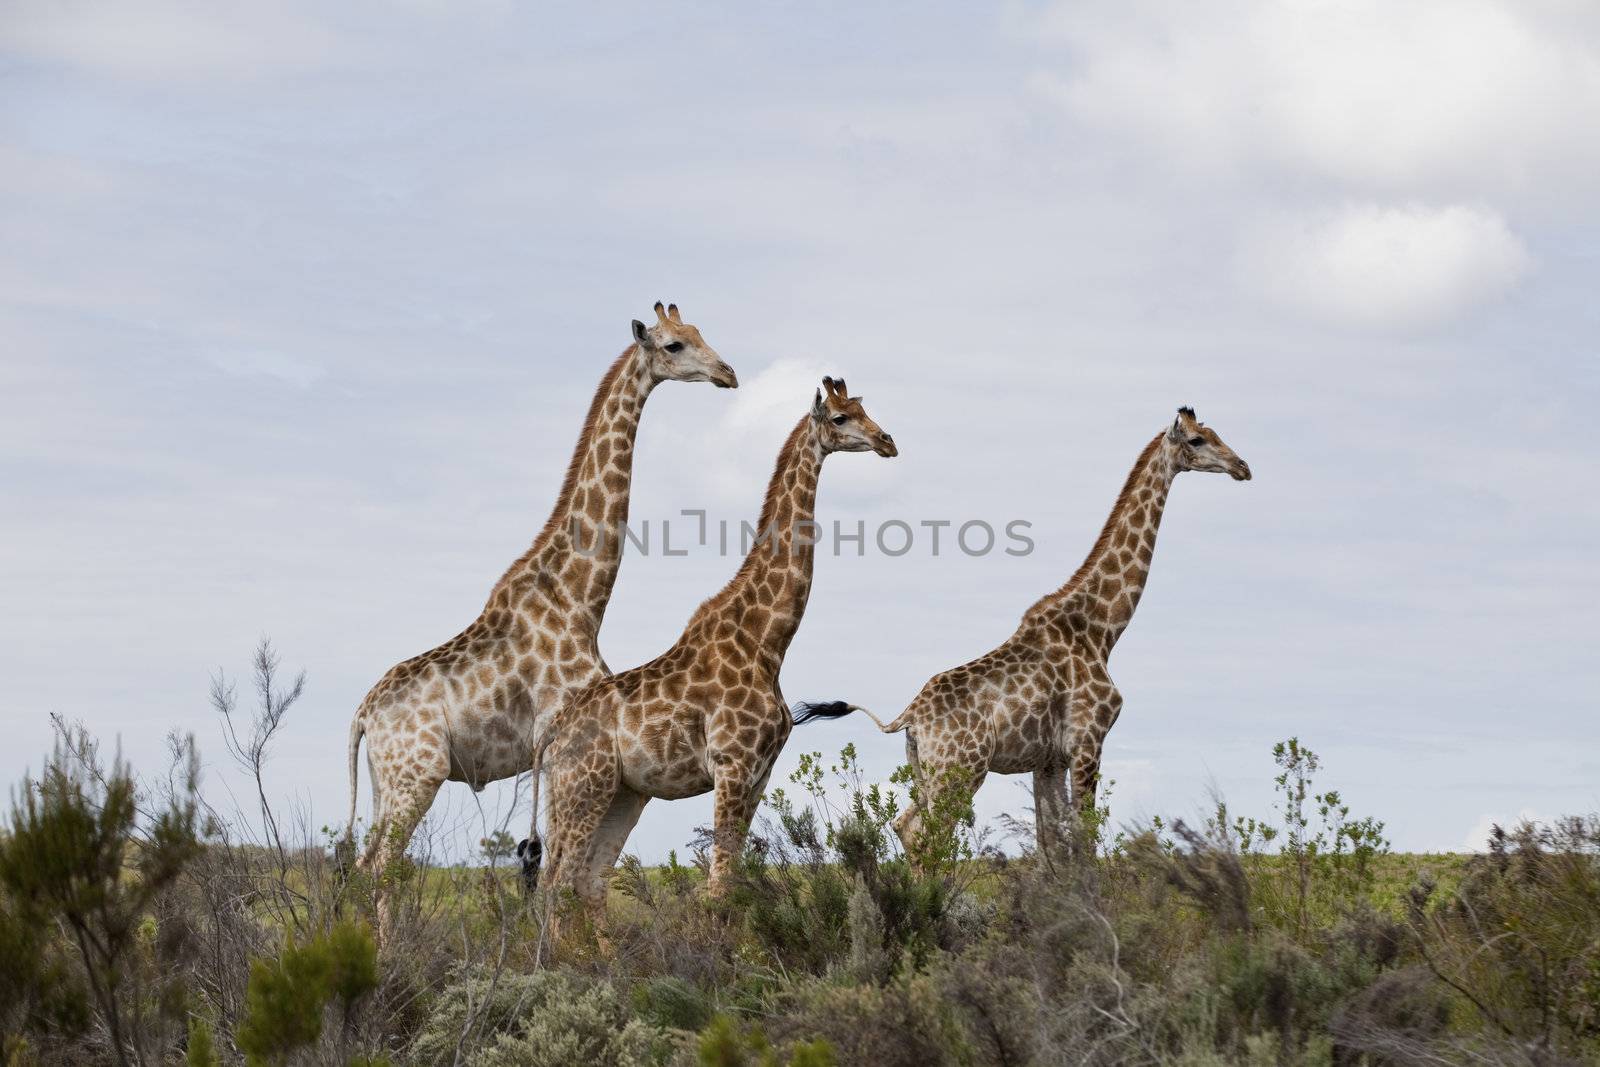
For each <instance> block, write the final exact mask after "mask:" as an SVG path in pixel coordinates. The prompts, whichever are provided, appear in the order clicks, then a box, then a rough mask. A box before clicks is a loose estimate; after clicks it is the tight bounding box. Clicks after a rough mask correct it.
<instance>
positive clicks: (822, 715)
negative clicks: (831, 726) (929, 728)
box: [794, 700, 910, 734]
mask: <svg viewBox="0 0 1600 1067" xmlns="http://www.w3.org/2000/svg"><path fill="white" fill-rule="evenodd" d="M852 711H859V712H860V713H861V714H863V715H865V716H866V717H867V718H869V719H871V720H872V722H873V725H875V726H876V727H877V728H878V729H880V730H882V731H883V732H884V733H886V734H897V733H899V732H900V731H901V730H904V729H905V728H906V727H907V726H908V725H910V724H909V723H908V722H906V721H905V717H904V716H901V718H900V719H898V720H896V721H895V722H892V723H889V724H888V725H887V726H885V725H884V722H883V720H882V719H880V718H878V717H877V716H876V715H874V714H872V712H870V711H868V710H867V709H866V708H863V707H860V706H859V705H856V704H846V703H845V702H844V701H842V700H834V701H830V702H828V703H824V704H807V703H805V702H803V701H802V702H801V703H799V704H796V705H795V706H794V724H795V725H796V726H804V725H805V724H806V723H808V722H814V721H816V720H817V719H838V718H843V717H844V716H846V715H848V714H850V713H851V712H852Z"/></svg>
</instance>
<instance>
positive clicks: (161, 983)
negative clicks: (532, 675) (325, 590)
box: [0, 648, 1600, 1067]
mask: <svg viewBox="0 0 1600 1067" xmlns="http://www.w3.org/2000/svg"><path fill="white" fill-rule="evenodd" d="M256 669H257V677H256V691H257V693H258V695H259V697H260V704H261V707H260V710H259V711H258V712H257V713H256V715H255V716H254V717H253V718H251V719H250V721H249V722H248V723H246V722H244V721H243V719H244V716H241V715H240V713H239V712H238V709H237V707H236V703H235V701H234V700H233V696H232V691H231V689H229V687H227V686H226V685H224V684H220V683H219V685H218V686H217V687H216V692H215V693H214V698H215V699H216V700H217V702H218V709H219V711H220V712H222V713H223V714H224V716H225V718H226V720H227V723H228V726H229V731H228V733H229V736H230V738H231V739H232V740H231V741H230V750H231V751H232V753H233V755H234V757H235V758H236V759H238V760H239V761H240V762H241V763H242V764H243V765H244V766H245V767H246V768H248V769H250V770H251V772H252V773H253V774H254V775H255V776H256V779H257V781H258V782H259V781H261V780H262V779H263V777H264V776H265V775H266V774H267V770H268V755H269V750H270V745H271V741H272V738H273V736H274V734H275V733H276V732H277V730H278V729H279V727H280V726H281V724H282V723H283V721H284V717H285V714H286V712H287V711H288V708H289V706H290V705H291V704H292V703H293V701H294V697H295V696H297V695H298V693H299V682H298V680H297V681H296V682H295V683H294V684H293V685H291V686H289V687H287V688H280V687H279V686H278V685H277V682H276V680H275V675H274V671H275V670H276V661H275V659H274V657H273V656H272V655H271V653H270V650H268V649H265V648H263V649H262V650H261V652H260V653H259V654H258V658H257V661H256ZM235 725H237V726H239V727H240V728H241V729H240V730H239V731H237V732H235V730H234V729H233V727H234V726H235ZM58 733H59V738H58V743H57V746H56V749H55V751H54V752H53V753H52V755H51V756H50V757H49V759H48V761H47V762H46V764H45V767H44V770H43V771H42V772H41V774H40V775H39V776H38V777H37V778H36V779H32V780H30V781H28V782H26V783H24V784H23V785H22V786H21V787H20V788H19V789H18V790H17V791H16V792H15V794H14V797H13V800H12V804H11V812H10V816H9V819H8V820H6V822H5V824H4V829H3V831H0V1050H3V1059H4V1062H5V1063H7V1064H55V1063H73V1064H78V1063H86V1064H94V1063H106V1064H141V1065H144V1064H151V1065H153V1064H168V1063H177V1062H184V1063H188V1064H194V1065H201V1064H236V1063H248V1064H339V1065H350V1064H367V1065H376V1064H383V1063H390V1064H472V1065H492V1067H514V1065H530V1067H532V1065H546V1064H548V1065H558V1064H560V1065H566V1064H574V1063H581V1064H585V1065H589V1067H607V1065H619V1067H621V1065H627V1067H634V1065H640V1067H643V1065H655V1064H660V1065H709V1067H732V1065H750V1067H757V1065H763V1067H765V1065H792V1067H822V1065H829V1064H832V1065H855V1064H868V1065H872V1067H894V1065H898V1064H908V1065H915V1067H937V1065H942V1064H1017V1065H1021V1064H1040V1065H1044V1064H1175V1065H1193V1067H1200V1065H1209V1064H1218V1065H1220V1064H1241V1063H1242V1064H1329V1065H1333V1064H1374V1065H1376V1064H1414V1063H1429V1064H1464V1065H1465V1064H1485V1063H1492V1064H1502V1063H1503V1064H1530V1065H1531V1064H1539V1065H1545V1064H1550V1065H1554V1064H1568V1063H1571V1064H1579V1063H1593V1062H1596V1061H1597V1060H1600V818H1596V817H1593V816H1590V817H1584V818H1570V819H1565V820H1560V821H1558V822H1556V823H1553V824H1549V825H1531V824H1525V825H1522V826H1518V827H1514V828H1508V829H1505V830H1496V832H1495V834H1494V837H1493V839H1492V841H1491V842H1490V848H1489V851H1488V852H1487V853H1485V854H1483V855H1475V856H1470V857H1464V856H1402V855H1394V854H1392V853H1391V852H1390V851H1389V847H1388V843H1387V841H1386V839H1385V837H1384V826H1383V824H1382V823H1380V822H1377V821H1376V820H1374V819H1371V818H1367V817H1358V816H1356V815H1353V814H1352V811H1351V807H1350V805H1349V803H1348V802H1347V800H1346V799H1345V798H1344V797H1343V796H1341V795H1340V794H1339V793H1338V792H1336V791H1334V790H1330V789H1326V788H1324V787H1323V786H1322V785H1321V784H1320V775H1321V773H1322V768H1321V766H1320V764H1319V760H1318V759H1317V757H1316V755H1315V754H1314V753H1313V752H1312V751H1311V750H1310V749H1308V748H1307V747H1305V746H1304V745H1303V744H1301V743H1300V742H1299V741H1298V740H1295V739H1290V740H1288V741H1285V742H1284V743H1282V744H1280V745H1279V746H1277V747H1276V749H1275V750H1274V752H1273V753H1272V756H1273V760H1274V763H1275V767H1276V774H1275V785H1276V788H1277V798H1278V803H1277V804H1276V806H1275V810H1273V811H1272V812H1270V813H1266V814H1264V815H1260V816H1240V815H1238V814H1236V813H1233V812H1230V811H1228V810H1227V808H1226V807H1225V806H1224V805H1223V804H1222V803H1220V802H1218V803H1216V804H1215V810H1214V814H1213V815H1212V816H1211V818H1209V819H1208V820H1206V821H1205V822H1204V824H1203V825H1198V826H1191V825H1188V824H1186V823H1184V822H1172V823H1170V824H1168V823H1164V822H1160V821H1156V822H1153V823H1152V824H1151V825H1148V826H1142V827H1121V828H1118V827H1117V826H1116V825H1115V824H1114V823H1113V821H1112V820H1111V819H1110V814H1109V812H1107V811H1105V810H1104V809H1102V810H1100V811H1099V812H1097V813H1096V816H1095V817H1094V818H1093V819H1090V820H1088V825H1082V826H1077V827H1074V828H1073V830H1072V832H1071V833H1070V835H1069V840H1067V841H1064V842H1052V843H1050V845H1049V847H1047V848H1042V849H1041V848H1040V847H1038V843H1037V842H1034V841H1032V840H1030V837H1029V833H1028V828H1027V826H1025V825H1023V824H1022V823H1020V822H1019V823H1017V824H1014V825H1008V826H1007V827H1004V828H1003V829H1004V830H1005V831H1006V832H1007V833H1008V834H1009V835H1010V836H1011V837H1012V838H1014V839H1015V842H1016V843H1015V847H1012V848H1009V849H1008V850H1007V851H1005V852H1002V851H1000V850H998V849H996V848H994V847H992V845H991V843H990V841H989V839H988V838H987V837H986V836H985V835H984V834H983V833H981V832H979V831H978V830H977V829H976V828H974V827H973V826H972V824H971V818H970V812H966V811H960V810H951V811H946V812H941V813H940V816H939V818H937V819H935V820H933V821H934V823H935V824H936V826H935V830H934V832H933V833H932V835H931V836H930V837H929V839H928V840H927V843H926V847H925V848H924V849H923V852H922V854H920V855H919V856H918V857H916V859H917V861H918V862H917V863H915V864H913V863H911V862H909V861H908V859H907V857H905V856H904V855H903V854H902V853H901V850H900V847H899V842H898V841H897V840H896V838H895V836H894V834H893V833H892V832H891V831H890V830H889V824H890V822H891V821H892V819H893V817H894V815H895V814H896V812H897V810H898V808H899V806H900V804H902V803H904V798H903V793H904V792H905V788H901V789H898V790H897V789H895V788H893V787H894V785H895V784H898V785H900V786H901V787H908V783H907V782H906V781H904V776H900V781H899V782H898V783H887V784H878V783H870V782H867V781H865V780H864V779H863V775H862V773H861V771H860V769H859V767H858V766H857V764H856V761H855V754H854V752H853V750H851V749H850V748H846V750H845V751H844V752H843V753H841V754H840V756H839V757H838V758H837V759H834V760H831V761H830V760H825V759H824V758H823V757H822V756H821V755H820V754H812V755H810V756H808V757H806V758H805V759H804V760H803V761H802V763H801V767H800V770H799V771H798V772H797V773H796V774H795V775H794V776H793V777H792V780H791V781H790V782H788V783H787V784H785V785H784V786H783V787H782V788H780V789H775V790H774V791H773V793H772V794H771V795H770V796H769V798H768V804H767V805H766V806H765V808H764V812H765V814H764V816H763V817H762V819H761V820H760V825H759V826H758V827H757V832H756V833H754V834H753V835H752V838H751V841H750V846H749V849H748V851H747V853H746V855H745V856H744V858H743V863H742V867H741V877H740V879H739V883H738V886H737V889H736V890H735V892H734V893H733V894H732V895H731V897H730V898H729V899H727V900H725V901H720V902H715V901H710V900H708V899H707V898H706V897H705V895H704V891H703V882H704V862H703V857H702V856H701V854H700V853H699V852H698V851H697V852H696V853H695V856H694V857H693V859H692V860H691V861H690V862H687V863H685V862H680V861H679V859H678V857H677V856H676V855H674V856H673V857H672V858H671V860H670V862H668V863H667V864H666V865H664V866H662V867H656V868H647V867H644V866H643V865H641V864H640V863H638V862H637V861H636V860H632V859H627V860H625V861H624V862H623V863H622V864H621V865H620V866H619V868H618V871H617V874H616V877H615V880H614V890H613V893H612V899H611V901H610V903H609V906H608V908H607V914H606V917H605V919H604V921H603V923H601V924H600V925H599V927H598V928H597V927H595V926H593V925H590V924H589V923H588V922H587V921H586V920H585V919H584V917H583V916H581V915H580V914H578V913H577V912H575V911H572V910H571V905H570V902H567V901H563V900H559V899H556V900H540V901H534V902H528V901H526V900H524V899H523V897H522V896H521V893H520V889H519V883H518V880H517V878H516V876H515V871H514V870H513V869H512V866H511V865H512V863H513V861H512V860H511V858H510V849H509V847H508V846H509V841H508V840H506V839H505V837H504V835H503V834H489V835H486V837H485V840H484V863H483V864H482V865H481V866H472V867H461V866H457V867H439V866H432V865H429V864H427V863H426V861H425V859H419V860H416V861H414V862H412V863H411V864H410V865H409V866H408V867H407V869H406V870H403V871H397V872H392V873H391V875H390V876H391V877H392V878H393V879H394V880H395V883H396V884H395V892H394V893H393V896H394V897H395V898H396V916H395V919H394V925H393V929H392V931H391V932H390V933H389V935H388V936H387V937H386V939H385V943H384V944H383V946H382V947H381V950H380V949H379V947H378V946H377V945H376V944H375V942H374V938H373V934H372V927H371V925H370V923H371V915H370V909H371V896H372V893H371V889H372V886H371V884H370V883H369V882H368V881H367V880H366V879H365V878H364V877H363V876H362V875H360V874H358V873H356V872H355V871H353V870H352V866H351V864H350V862H349V861H350V856H351V850H350V847H349V844H348V843H345V842H341V841H339V840H338V839H337V836H336V835H325V840H324V841H323V842H322V843H321V844H318V843H317V842H315V841H314V840H313V837H312V834H311V833H310V832H309V830H308V829H307V828H302V830H300V831H295V830H292V829H286V827H292V826H294V825H296V820H295V819H294V818H293V816H292V813H282V812H273V811H271V810H269V808H268V807H267V806H266V801H265V797H266V795H267V790H266V789H265V788H262V789H260V790H259V791H258V792H259V794H260V808H259V810H257V811H254V812H251V813H248V814H246V813H241V812H233V813H231V814H230V815H229V816H228V817H226V818H224V817H223V816H222V815H221V814H220V813H219V812H217V811H216V810H214V809H213V808H212V807H211V806H210V805H209V804H208V803H207V802H206V800H205V798H204V797H203V796H202V795H201V792H200V790H199V787H198V766H199V763H198V758H197V756H196V754H195V750H194V745H193V744H192V742H190V741H188V740H185V739H174V741H173V744H172V761H171V765H170V767H168V768H167V770H166V773H164V774H162V775H158V776H156V777H154V778H147V779H142V780H141V779H139V778H136V776H135V775H134V773H133V771H132V769H131V768H129V767H128V766H126V764H124V763H123V762H122V761H121V760H120V759H116V758H113V759H110V760H106V759H105V758H104V757H103V756H102V755H101V753H100V751H99V749H98V747H97V745H96V743H95V741H94V739H93V738H91V737H89V736H88V735H87V734H86V733H85V732H84V731H83V730H81V729H78V728H73V727H69V726H67V725H65V724H60V725H59V731H58ZM552 912H556V913H561V914H562V922H561V923H560V929H561V935H560V936H559V937H558V938H552V937H551V936H549V933H550V930H551V926H550V925H549V923H548V922H547V917H548V916H549V915H550V914H551V913H552Z"/></svg>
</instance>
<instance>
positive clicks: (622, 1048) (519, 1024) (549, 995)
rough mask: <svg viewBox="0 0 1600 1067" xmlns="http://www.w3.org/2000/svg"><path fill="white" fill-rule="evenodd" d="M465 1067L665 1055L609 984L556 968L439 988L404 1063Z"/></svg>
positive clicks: (628, 1061)
mask: <svg viewBox="0 0 1600 1067" xmlns="http://www.w3.org/2000/svg"><path fill="white" fill-rule="evenodd" d="M458 1047H459V1048H461V1049H462V1050H463V1051H464V1052H465V1053H466V1055H465V1056H464V1058H463V1061H462V1062H465V1063H467V1064H470V1065H472V1067H565V1065H568V1064H583V1065H585V1067H646V1065H649V1064H654V1063H657V1062H659V1060H660V1059H661V1058H662V1057H663V1056H664V1055H665V1054H666V1053H667V1051H669V1050H670V1048H671V1047H672V1038H671V1035H669V1034H668V1033H667V1032H666V1030H665V1028H664V1027H661V1026H658V1025H652V1024H651V1023H650V1022H647V1021H645V1020H643V1019H639V1018H635V1017H633V1015H632V1013H631V1011H630V1005H629V1003H628V1001H627V1000H626V999H625V998H624V997H622V996H621V995H620V994H619V993H618V992H617V990H616V987H614V986H613V985H612V984H611V983H610V982H606V981H594V980H591V979H584V978H581V977H579V976H577V975H571V974H565V973H562V972H558V971H535V972H533V973H531V974H517V973H511V972H502V973H501V974H499V975H498V976H495V975H492V974H484V973H472V974H468V975H464V976H462V977H460V978H458V979H457V980H456V981H454V982H452V983H451V984H450V985H449V986H447V987H446V988H445V989H444V990H443V991H442V992H441V993H440V994H439V997H438V999H437V1000H436V1001H435V1002H434V1005H433V1009H432V1011H431V1013H430V1014H429V1018H428V1022H427V1025H426V1026H425V1027H424V1028H423V1031H422V1033H421V1034H419V1035H418V1037H417V1039H416V1041H415V1042H413V1044H412V1046H411V1055H410V1059H409V1061H408V1062H412V1063H417V1064H443V1063H452V1062H455V1057H456V1050H457V1048H458Z"/></svg>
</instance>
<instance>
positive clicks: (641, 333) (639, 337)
mask: <svg viewBox="0 0 1600 1067" xmlns="http://www.w3.org/2000/svg"><path fill="white" fill-rule="evenodd" d="M633 339H634V340H635V341H637V342H638V343H639V344H641V345H643V346H644V347H645V348H649V347H650V334H649V333H648V332H646V330H645V328H644V323H642V322H640V321H639V320H638V319H634V320H633Z"/></svg>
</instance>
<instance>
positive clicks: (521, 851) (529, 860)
mask: <svg viewBox="0 0 1600 1067" xmlns="http://www.w3.org/2000/svg"><path fill="white" fill-rule="evenodd" d="M543 856H544V844H543V843H542V842H541V841H540V840H539V839H538V838H537V837H535V838H526V837H525V838H523V839H522V840H521V841H518V842H517V858H518V859H520V860H521V861H522V888H523V890H524V891H525V892H528V893H532V892H533V891H534V890H536V889H538V888H539V860H540V859H542V858H543Z"/></svg>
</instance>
